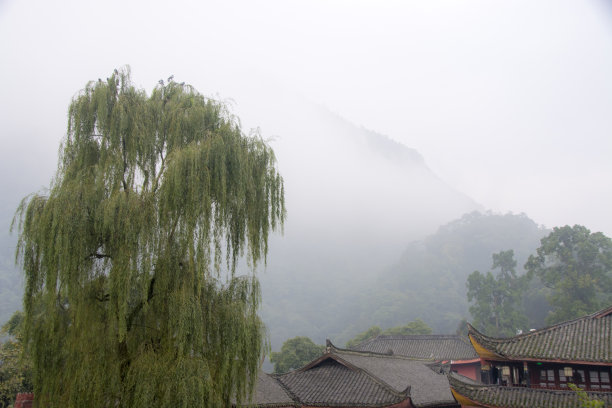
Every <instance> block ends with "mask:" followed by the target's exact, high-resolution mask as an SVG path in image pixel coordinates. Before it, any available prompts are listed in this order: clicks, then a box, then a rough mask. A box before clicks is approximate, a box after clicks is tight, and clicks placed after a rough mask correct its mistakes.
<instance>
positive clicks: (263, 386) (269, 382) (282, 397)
mask: <svg viewBox="0 0 612 408" xmlns="http://www.w3.org/2000/svg"><path fill="white" fill-rule="evenodd" d="M252 403H253V404H254V405H256V406H259V407H290V406H296V404H295V401H294V400H293V398H291V396H290V395H289V393H288V392H287V391H286V390H285V389H284V388H283V387H282V385H281V384H280V383H279V382H278V381H277V380H276V379H275V378H274V377H272V376H271V375H269V374H266V373H264V372H263V371H259V376H258V377H257V383H256V384H255V392H254V393H253V400H252Z"/></svg>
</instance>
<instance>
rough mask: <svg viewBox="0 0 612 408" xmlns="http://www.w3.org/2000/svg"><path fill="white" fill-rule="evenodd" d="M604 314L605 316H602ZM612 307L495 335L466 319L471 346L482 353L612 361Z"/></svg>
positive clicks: (558, 359) (599, 361) (524, 357)
mask: <svg viewBox="0 0 612 408" xmlns="http://www.w3.org/2000/svg"><path fill="white" fill-rule="evenodd" d="M604 317H605V319H603V318H604ZM611 327H612V307H608V308H605V309H602V310H599V311H597V312H594V313H591V314H588V315H586V316H582V317H578V318H575V319H572V320H568V321H565V322H560V323H557V324H554V325H552V326H548V327H544V328H542V329H538V330H534V331H532V332H528V333H524V334H519V335H517V336H513V337H507V338H496V337H490V336H487V335H485V334H483V333H481V332H479V331H478V330H477V329H476V328H475V327H474V326H472V325H471V324H469V323H468V332H469V336H470V340H471V341H472V343H473V345H474V348H475V349H478V350H480V351H478V353H479V354H480V356H481V357H483V356H484V357H485V358H486V357H489V358H493V359H494V358H496V357H500V358H505V359H506V358H510V359H517V358H520V359H538V360H555V361H576V362H578V361H582V362H590V363H596V364H610V363H612V330H611V329H610V328H611Z"/></svg>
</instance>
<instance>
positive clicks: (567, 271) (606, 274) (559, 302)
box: [525, 225, 612, 324]
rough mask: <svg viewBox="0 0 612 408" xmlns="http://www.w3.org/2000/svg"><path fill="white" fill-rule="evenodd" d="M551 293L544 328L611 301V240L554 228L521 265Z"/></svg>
mask: <svg viewBox="0 0 612 408" xmlns="http://www.w3.org/2000/svg"><path fill="white" fill-rule="evenodd" d="M525 269H526V270H527V271H528V273H530V274H535V275H536V276H538V277H539V278H540V280H541V281H542V283H543V284H544V285H545V286H547V287H548V288H550V289H551V293H550V295H549V296H548V297H547V299H548V302H549V303H550V305H551V306H552V309H553V310H552V312H551V314H550V315H549V316H548V317H547V323H548V324H554V323H557V322H561V321H565V320H570V319H573V318H576V317H579V316H583V315H585V314H588V313H592V312H594V311H596V310H598V309H600V308H602V307H605V306H607V305H609V303H610V302H611V301H612V296H611V295H612V274H611V272H612V240H610V238H608V237H606V236H605V235H604V234H602V233H601V232H596V233H593V234H591V231H589V230H588V229H587V228H585V227H583V226H581V225H574V226H573V227H570V226H569V225H566V226H564V227H556V228H554V229H553V231H552V232H551V233H550V234H549V235H548V236H547V237H544V238H542V240H541V245H540V247H539V248H538V249H537V253H536V255H531V256H530V257H529V259H528V260H527V263H526V264H525Z"/></svg>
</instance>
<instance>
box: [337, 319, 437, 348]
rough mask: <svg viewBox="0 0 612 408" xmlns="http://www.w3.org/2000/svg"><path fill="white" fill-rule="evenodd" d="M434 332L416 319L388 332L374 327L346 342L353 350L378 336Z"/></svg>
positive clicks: (347, 346)
mask: <svg viewBox="0 0 612 408" xmlns="http://www.w3.org/2000/svg"><path fill="white" fill-rule="evenodd" d="M431 333H433V330H432V328H431V327H429V326H428V325H427V324H426V323H425V322H424V321H422V320H421V319H416V320H414V321H412V322H409V323H407V324H405V325H403V326H396V327H391V328H389V329H386V330H384V331H383V330H381V328H380V327H378V326H372V327H370V328H369V329H368V330H366V331H364V332H361V333H359V334H358V335H356V336H355V337H353V338H352V339H351V340H349V341H347V342H346V348H353V347H355V346H357V345H359V344H360V343H363V342H364V341H366V340H370V339H373V338H374V337H376V336H379V335H384V336H407V335H411V334H431Z"/></svg>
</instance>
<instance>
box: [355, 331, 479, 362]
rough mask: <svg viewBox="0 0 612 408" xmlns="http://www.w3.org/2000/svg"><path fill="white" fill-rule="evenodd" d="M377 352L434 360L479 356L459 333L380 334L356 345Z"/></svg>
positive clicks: (467, 358)
mask: <svg viewBox="0 0 612 408" xmlns="http://www.w3.org/2000/svg"><path fill="white" fill-rule="evenodd" d="M354 350H360V351H372V352H375V353H381V354H389V352H392V353H393V354H395V355H400V356H406V357H414V358H431V359H434V360H472V359H475V358H478V354H476V352H475V351H474V348H473V347H472V344H471V343H470V341H469V339H468V338H467V337H463V336H457V335H440V334H432V335H408V336H378V337H375V338H373V339H370V340H366V341H364V342H363V343H361V344H359V345H357V346H355V347H354Z"/></svg>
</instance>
